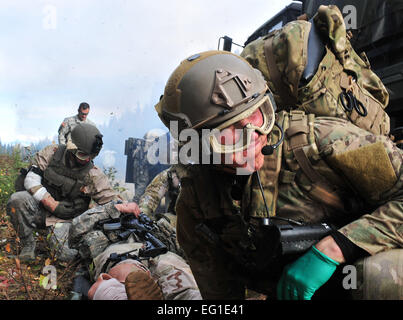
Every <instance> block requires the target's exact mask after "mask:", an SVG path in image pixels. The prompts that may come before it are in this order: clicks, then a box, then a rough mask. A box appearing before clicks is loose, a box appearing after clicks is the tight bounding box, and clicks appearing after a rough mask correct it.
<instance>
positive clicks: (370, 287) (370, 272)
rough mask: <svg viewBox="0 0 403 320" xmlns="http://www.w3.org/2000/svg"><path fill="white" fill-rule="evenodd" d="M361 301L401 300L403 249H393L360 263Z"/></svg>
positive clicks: (402, 297) (402, 290)
mask: <svg viewBox="0 0 403 320" xmlns="http://www.w3.org/2000/svg"><path fill="white" fill-rule="evenodd" d="M362 280H363V283H362V299H364V300H402V299H403V249H393V250H388V251H385V252H381V253H378V254H375V255H373V256H370V257H367V258H365V259H364V260H363V261H362Z"/></svg>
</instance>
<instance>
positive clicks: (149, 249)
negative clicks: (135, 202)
mask: <svg viewBox="0 0 403 320" xmlns="http://www.w3.org/2000/svg"><path fill="white" fill-rule="evenodd" d="M98 225H99V226H101V227H102V229H103V231H106V232H107V231H116V230H117V231H122V232H119V234H118V238H119V239H120V240H126V239H127V238H129V236H130V235H132V234H134V235H135V236H136V237H137V238H139V239H140V241H142V242H145V246H144V248H140V250H139V256H142V257H146V258H154V257H156V256H158V255H160V254H164V253H166V252H167V251H168V248H167V246H166V245H165V244H164V243H162V242H161V241H160V240H159V239H157V238H156V237H155V236H154V235H153V234H152V232H153V231H155V230H156V229H157V226H156V225H155V224H154V222H153V221H152V220H151V219H150V218H149V217H148V216H147V215H146V214H144V213H140V215H139V216H138V218H136V217H135V216H134V215H131V214H126V215H122V216H121V217H120V219H109V220H107V219H105V220H102V221H99V223H98Z"/></svg>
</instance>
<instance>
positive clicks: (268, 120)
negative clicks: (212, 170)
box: [155, 51, 275, 153]
mask: <svg viewBox="0 0 403 320" xmlns="http://www.w3.org/2000/svg"><path fill="white" fill-rule="evenodd" d="M267 92H268V87H267V85H266V81H265V80H264V78H263V76H262V74H261V72H260V71H259V70H257V69H254V68H253V67H252V66H251V65H250V64H249V63H248V62H247V61H246V60H245V59H243V58H242V57H240V56H237V55H235V54H232V53H230V52H227V51H207V52H202V53H198V54H195V55H193V56H191V57H189V58H187V59H185V60H183V61H182V62H181V64H180V65H179V66H178V67H177V68H176V69H175V71H174V72H173V73H172V75H171V76H170V78H169V80H168V82H167V84H166V86H165V91H164V95H163V96H162V98H161V99H160V101H159V103H158V104H157V105H156V106H155V108H156V110H157V112H158V115H159V117H160V118H161V120H162V122H163V123H164V124H165V126H166V127H167V128H168V129H170V132H171V134H172V136H173V137H174V138H175V139H176V140H178V137H179V135H180V133H181V132H182V130H184V129H196V130H198V131H199V132H200V131H201V129H217V130H222V129H224V128H227V127H229V126H230V125H232V124H234V123H236V122H238V121H240V120H242V119H244V118H247V117H249V116H250V115H251V114H252V113H253V112H254V111H255V110H257V109H258V108H261V111H262V114H263V119H264V123H263V125H262V126H260V127H254V126H252V125H251V124H250V125H248V126H247V129H251V130H248V132H252V131H254V130H256V131H259V132H261V133H262V134H268V133H269V132H270V131H271V130H272V128H273V125H274V120H275V117H274V100H273V99H272V97H271V95H270V93H267ZM171 121H177V122H178V125H177V128H178V130H177V132H174V131H173V130H172V128H171V125H170V122H171ZM246 136H247V138H246V139H244V141H243V143H242V145H241V146H237V147H235V148H234V146H232V147H230V148H227V146H226V145H221V144H220V142H219V141H218V139H214V135H212V136H211V137H210V138H211V139H210V145H211V147H212V149H213V151H214V152H218V153H229V152H236V151H239V150H243V149H245V148H246V147H247V146H248V143H249V141H250V134H247V135H246Z"/></svg>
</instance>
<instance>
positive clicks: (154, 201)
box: [139, 169, 169, 215]
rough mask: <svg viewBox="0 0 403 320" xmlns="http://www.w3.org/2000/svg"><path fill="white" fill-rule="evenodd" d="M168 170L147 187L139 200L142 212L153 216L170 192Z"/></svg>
mask: <svg viewBox="0 0 403 320" xmlns="http://www.w3.org/2000/svg"><path fill="white" fill-rule="evenodd" d="M168 170H169V169H166V170H164V171H162V172H160V173H159V174H158V175H157V176H156V177H155V178H154V179H153V180H152V181H151V182H150V184H149V185H148V186H147V188H146V190H145V191H144V193H143V195H142V196H141V197H140V200H139V207H140V210H141V212H144V213H145V214H147V215H152V214H153V213H154V211H155V210H156V209H157V207H158V205H159V203H160V201H161V199H162V198H163V197H164V196H165V194H166V193H167V191H168V187H169V186H168Z"/></svg>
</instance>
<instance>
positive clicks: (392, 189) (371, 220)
mask: <svg viewBox="0 0 403 320" xmlns="http://www.w3.org/2000/svg"><path fill="white" fill-rule="evenodd" d="M315 136H316V142H317V145H318V148H319V151H320V152H321V153H322V154H323V155H325V159H326V162H327V163H328V164H329V166H330V167H331V168H332V169H333V170H335V171H336V172H337V173H338V174H340V175H341V176H342V177H343V178H344V179H345V180H346V181H347V182H348V184H349V185H350V186H351V188H352V189H353V190H354V191H355V192H356V193H357V194H358V195H359V196H360V197H361V198H362V199H364V200H365V202H366V204H367V205H368V206H370V207H372V208H375V209H373V210H372V212H362V215H360V217H359V218H358V219H357V220H355V221H352V222H351V223H349V224H347V225H345V226H344V227H342V228H341V229H340V230H339V231H340V232H341V233H342V234H344V235H345V236H346V237H347V238H348V239H349V240H351V241H352V242H353V243H355V244H356V245H357V246H359V247H361V248H362V249H364V250H366V251H367V252H368V253H369V254H371V255H373V254H376V253H378V252H381V251H386V250H389V249H394V248H401V247H403V166H402V160H403V151H402V150H401V149H399V148H397V147H396V146H395V144H394V143H393V142H392V141H391V140H390V139H388V138H387V137H385V136H380V135H374V134H371V133H369V132H367V131H365V130H362V129H360V128H358V127H356V126H354V125H353V124H351V123H350V122H348V121H344V120H341V119H336V118H328V117H320V118H316V120H315Z"/></svg>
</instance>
